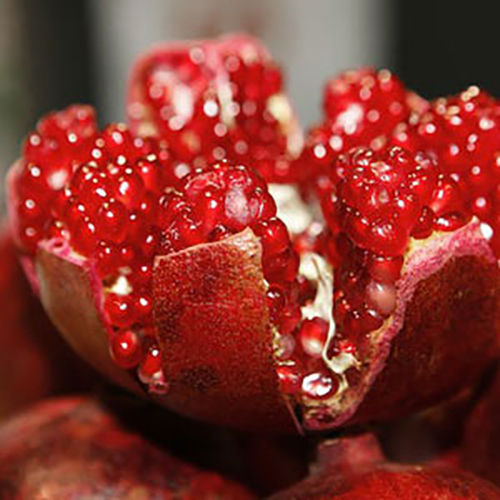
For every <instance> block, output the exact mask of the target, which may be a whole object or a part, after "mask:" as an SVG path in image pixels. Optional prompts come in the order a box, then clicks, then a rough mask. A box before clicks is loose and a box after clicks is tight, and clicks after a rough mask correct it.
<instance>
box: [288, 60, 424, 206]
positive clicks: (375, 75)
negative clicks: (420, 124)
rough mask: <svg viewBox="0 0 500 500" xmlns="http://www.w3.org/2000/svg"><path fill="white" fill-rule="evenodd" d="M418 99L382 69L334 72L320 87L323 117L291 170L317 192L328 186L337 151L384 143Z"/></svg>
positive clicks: (381, 145) (377, 145)
mask: <svg viewBox="0 0 500 500" xmlns="http://www.w3.org/2000/svg"><path fill="white" fill-rule="evenodd" d="M419 99H420V98H418V97H417V96H415V95H414V94H412V93H410V92H408V91H407V90H406V88H405V87H404V85H403V84H402V82H401V81H400V80H399V79H398V78H397V77H396V76H394V75H393V74H392V73H391V72H390V71H388V70H385V69H383V70H380V71H375V70H373V69H371V68H361V69H359V70H353V71H347V72H345V73H342V74H341V75H339V76H338V77H336V78H333V79H332V80H330V81H329V82H328V83H327V84H326V87H325V91H324V103H323V107H324V113H325V120H324V122H323V123H322V124H321V125H319V126H316V127H313V128H312V129H311V130H310V131H309V133H308V135H307V137H306V142H305V147H304V149H303V151H302V154H301V156H300V158H299V159H297V160H296V161H295V162H294V165H293V174H294V176H295V177H297V178H298V179H299V180H300V181H309V183H310V182H311V181H314V184H315V185H314V189H315V190H316V191H319V194H320V197H321V194H322V193H325V192H328V190H329V189H330V187H331V183H330V177H329V171H330V165H331V164H332V162H334V161H335V159H336V158H337V157H338V156H339V154H341V153H344V152H347V151H348V150H349V149H351V148H353V147H357V146H367V147H371V148H373V149H375V150H377V149H380V148H382V147H383V146H384V145H385V144H386V142H387V136H388V135H389V134H390V133H391V132H392V130H393V129H394V127H395V126H396V125H397V124H398V123H400V122H401V121H404V120H406V119H407V118H408V116H409V115H410V112H411V111H412V108H413V107H414V106H415V105H417V104H418V103H420V100H419ZM310 187H311V186H308V188H310Z"/></svg>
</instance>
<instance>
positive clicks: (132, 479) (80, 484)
mask: <svg viewBox="0 0 500 500" xmlns="http://www.w3.org/2000/svg"><path fill="white" fill-rule="evenodd" d="M20 436H22V437H23V438H22V439H20ZM0 477H1V479H0V490H1V492H2V498H5V499H10V498H60V499H70V498H76V497H77V498H102V499H106V498H110V499H111V498H113V499H115V498H143V499H148V498H151V499H153V498H206V499H211V498H228V499H247V498H253V496H252V495H251V494H250V493H248V492H247V491H245V490H244V489H243V488H242V487H240V486H239V485H237V484H235V483H233V482H231V481H229V480H226V479H223V478H221V477H220V476H218V475H216V474H213V473H209V472H204V471H200V470H198V469H196V468H194V467H193V466H191V465H188V464H186V463H183V462H181V461H180V460H178V459H177V458H174V457H172V456H169V455H168V454H167V453H166V452H165V451H163V450H162V449H160V448H158V447H156V446H153V445H152V444H150V443H149V442H148V441H146V440H145V439H144V438H142V437H141V436H140V435H138V434H135V433H133V432H131V431H130V430H128V429H127V428H126V427H124V426H123V425H122V424H121V423H120V422H119V421H118V420H117V419H116V417H114V416H112V415H111V414H110V413H109V412H108V411H107V410H106V409H105V408H104V407H103V406H101V405H100V404H99V403H97V402H96V401H94V400H92V399H89V398H84V397H81V398H65V399H55V400H51V401H46V402H43V403H40V404H38V405H37V406H35V407H33V408H32V409H30V410H29V411H27V412H25V413H23V414H21V415H19V416H17V417H15V418H13V419H11V420H9V421H8V422H6V423H5V424H4V425H3V426H2V427H1V428H0Z"/></svg>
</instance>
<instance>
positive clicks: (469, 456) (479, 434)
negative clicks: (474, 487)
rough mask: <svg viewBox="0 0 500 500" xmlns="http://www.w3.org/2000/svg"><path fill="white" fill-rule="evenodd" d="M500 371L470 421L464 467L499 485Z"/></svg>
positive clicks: (464, 442) (466, 429)
mask: <svg viewBox="0 0 500 500" xmlns="http://www.w3.org/2000/svg"><path fill="white" fill-rule="evenodd" d="M499 417H500V371H498V372H497V374H496V376H495V378H494V380H493V382H492V384H491V386H490V387H489V388H488V390H487V392H486V394H485V395H484V396H483V397H482V399H481V400H480V402H479V404H478V405H477V406H476V408H475V409H474V411H473V412H472V414H471V415H470V416H469V418H468V419H467V423H466V427H465V433H464V441H463V443H462V449H461V464H462V466H463V467H465V468H467V469H468V470H471V471H472V472H474V473H475V474H478V475H479V476H481V477H484V478H486V479H489V480H490V481H492V482H494V483H495V484H497V485H498V486H500V425H499Z"/></svg>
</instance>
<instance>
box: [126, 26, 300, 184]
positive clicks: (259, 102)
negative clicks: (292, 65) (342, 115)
mask: <svg viewBox="0 0 500 500" xmlns="http://www.w3.org/2000/svg"><path fill="white" fill-rule="evenodd" d="M127 102H128V104H127V112H128V116H129V119H130V125H131V129H132V131H134V132H136V133H137V134H138V135H141V136H154V137H160V138H163V139H166V140H167V141H168V144H169V147H170V148H171V150H172V151H173V152H174V154H175V156H176V157H178V158H179V159H181V160H184V161H189V162H193V163H194V165H195V166H196V165H202V164H204V163H206V162H207V161H208V162H210V161H212V160H221V159H223V158H229V159H232V160H233V161H235V162H242V163H244V164H246V165H251V166H252V167H254V168H256V169H257V170H259V172H260V173H261V175H263V176H264V178H265V179H266V180H267V181H268V182H283V181H286V180H287V179H288V170H289V159H290V158H291V157H293V156H295V155H296V154H298V152H299V151H300V148H301V144H302V135H301V131H300V128H299V127H298V122H297V119H296V117H295V114H294V112H293V110H292V107H291V105H290V102H289V99H288V97H287V96H286V94H285V93H284V89H283V79H282V73H281V70H280V68H279V67H278V66H277V65H276V64H275V63H274V61H273V60H272V59H271V56H270V54H269V52H268V51H267V49H266V48H265V47H264V46H263V45H262V44H261V43H260V42H259V41H258V40H256V39H255V38H252V37H251V36H248V35H243V34H236V35H228V36H224V37H221V38H217V39H213V40H195V41H188V42H184V43H179V42H174V43H166V44H162V45H158V46H156V47H153V48H152V49H151V50H150V51H149V52H147V53H146V54H145V55H144V56H142V57H141V58H140V59H139V60H138V61H137V62H136V64H135V66H134V68H133V70H132V73H131V77H130V82H129V95H128V100H127Z"/></svg>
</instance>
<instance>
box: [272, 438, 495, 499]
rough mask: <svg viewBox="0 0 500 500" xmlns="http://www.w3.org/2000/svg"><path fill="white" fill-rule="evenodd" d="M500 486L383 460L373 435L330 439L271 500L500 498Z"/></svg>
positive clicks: (469, 476) (442, 469) (441, 468)
mask: <svg viewBox="0 0 500 500" xmlns="http://www.w3.org/2000/svg"><path fill="white" fill-rule="evenodd" d="M499 497H500V490H498V489H497V488H496V487H495V486H494V485H493V484H491V483H489V482H487V481H485V480H483V479H480V478H478V477H476V476H474V475H472V474H470V473H468V472H464V471H462V470H460V469H454V468H449V467H444V466H431V465H402V464H397V463H391V462H387V461H385V459H384V457H383V455H382V452H381V450H380V449H379V447H378V443H377V442H376V440H375V438H374V437H373V436H371V435H362V436H357V437H351V438H341V439H336V440H332V441H326V442H325V443H324V444H322V445H321V446H320V448H319V453H318V459H317V463H316V464H315V465H314V466H313V467H312V469H311V473H310V475H309V477H308V478H306V479H305V480H303V481H301V482H300V483H298V484H297V485H295V486H293V487H292V488H290V489H288V490H286V491H283V492H280V493H277V494H276V495H273V496H272V497H271V498H272V499H273V500H280V499H283V500H285V499H288V498H294V499H296V500H301V499H304V500H306V499H307V500H314V499H323V500H327V499H334V498H339V499H340V498H342V499H345V500H348V499H349V500H350V499H353V500H355V499H362V498H384V499H386V500H392V499H401V498H411V499H415V500H418V499H422V500H423V499H426V500H441V499H444V498H449V499H450V500H451V499H456V500H458V499H471V500H472V499H476V500H479V499H484V500H486V499H491V500H493V499H497V498H499Z"/></svg>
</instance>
